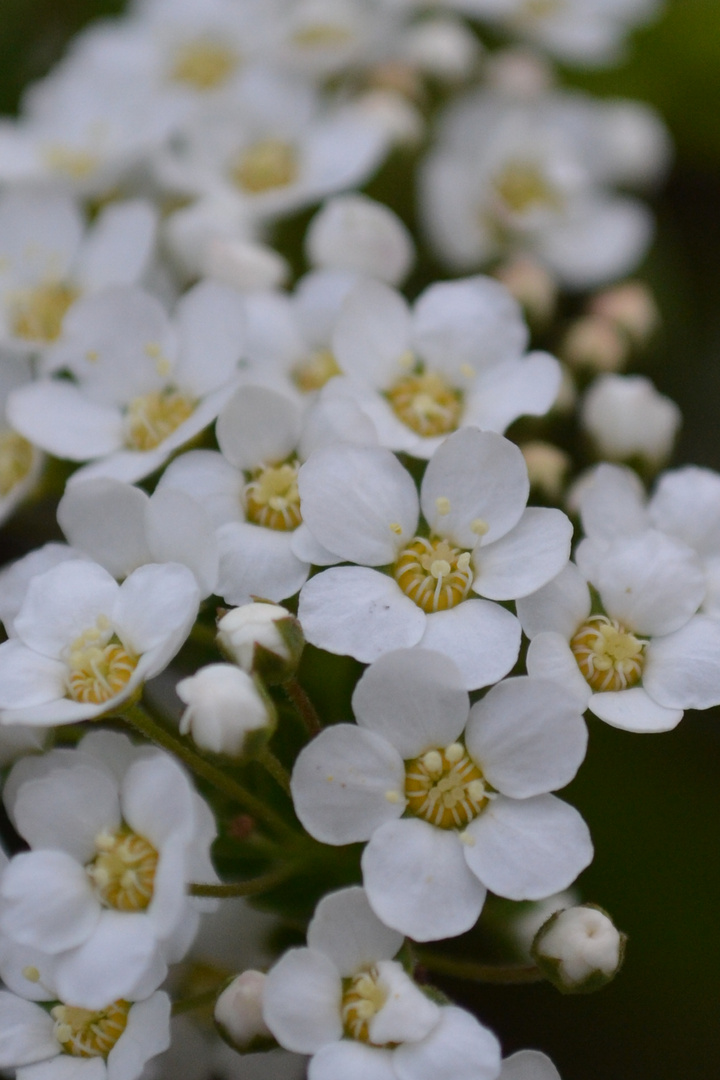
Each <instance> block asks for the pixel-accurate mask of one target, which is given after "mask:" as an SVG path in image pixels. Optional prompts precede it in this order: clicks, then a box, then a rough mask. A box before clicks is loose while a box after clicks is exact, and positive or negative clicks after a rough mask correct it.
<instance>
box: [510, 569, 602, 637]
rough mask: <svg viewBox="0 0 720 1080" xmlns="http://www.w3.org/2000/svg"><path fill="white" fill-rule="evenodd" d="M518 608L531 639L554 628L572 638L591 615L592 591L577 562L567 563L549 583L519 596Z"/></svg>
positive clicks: (520, 618)
mask: <svg viewBox="0 0 720 1080" xmlns="http://www.w3.org/2000/svg"><path fill="white" fill-rule="evenodd" d="M516 607H517V613H518V619H519V620H520V622H521V623H522V628H523V630H524V631H525V633H526V634H527V636H528V637H529V638H534V637H535V635H536V634H540V633H542V632H543V631H545V630H552V631H554V632H555V633H558V634H562V636H563V637H565V638H567V640H568V641H569V640H570V638H571V637H572V636H573V634H574V633H575V631H576V630H577V628H578V627H579V626H581V625H582V623H583V622H584V621H585V619H586V618H587V617H588V615H589V614H590V607H591V605H590V590H589V589H588V585H587V581H586V580H585V578H584V576H583V575H582V574H581V573H580V571H579V570H578V568H577V566H576V565H575V563H568V564H567V566H564V567H563V569H562V570H561V571H560V573H559V574H558V575H557V577H554V578H553V579H552V581H549V582H548V583H547V585H543V587H542V588H541V589H538V590H537V592H534V593H531V594H530V595H529V596H523V597H520V598H519V599H518V602H517V605H516Z"/></svg>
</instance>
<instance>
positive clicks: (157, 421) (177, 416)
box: [125, 389, 195, 450]
mask: <svg viewBox="0 0 720 1080" xmlns="http://www.w3.org/2000/svg"><path fill="white" fill-rule="evenodd" d="M194 410H195V404H194V402H192V401H191V400H190V398H188V397H186V396H185V395H184V394H181V393H179V391H177V390H169V389H167V390H152V391H151V392H150V393H149V394H143V395H142V396H141V397H136V398H133V400H132V401H131V402H130V404H129V405H128V406H127V409H126V412H125V445H126V446H127V448H128V449H129V450H154V449H155V447H156V446H159V445H160V443H161V442H163V441H164V440H165V439H167V437H168V435H172V433H173V431H175V430H176V429H177V428H179V427H180V425H181V424H183V423H184V422H185V421H186V420H187V419H188V418H189V417H190V416H192V414H193V412H194Z"/></svg>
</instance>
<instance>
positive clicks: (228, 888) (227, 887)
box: [188, 864, 295, 900]
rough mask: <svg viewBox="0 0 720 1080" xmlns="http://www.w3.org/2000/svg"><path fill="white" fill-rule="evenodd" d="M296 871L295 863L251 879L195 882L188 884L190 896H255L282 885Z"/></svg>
mask: <svg viewBox="0 0 720 1080" xmlns="http://www.w3.org/2000/svg"><path fill="white" fill-rule="evenodd" d="M294 872H295V865H294V864H288V865H286V866H281V867H280V868H279V869H278V870H271V871H270V872H269V873H267V874H263V875H262V876H261V877H256V878H250V880H249V881H229V882H223V883H222V884H220V885H214V884H213V885H203V884H202V883H199V882H194V883H193V884H191V885H188V893H189V894H190V896H214V897H216V898H217V899H218V900H229V899H231V898H232V897H234V896H255V895H256V894H257V893H261V892H267V891H268V890H269V889H273V888H274V887H275V886H276V885H280V884H281V882H283V881H285V880H286V879H287V878H289V877H290V876H291V875H292V874H293V873H294Z"/></svg>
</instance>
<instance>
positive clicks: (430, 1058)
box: [393, 1005, 500, 1080]
mask: <svg viewBox="0 0 720 1080" xmlns="http://www.w3.org/2000/svg"><path fill="white" fill-rule="evenodd" d="M440 1013H441V1015H440V1022H439V1024H438V1025H437V1027H436V1028H435V1029H434V1030H433V1031H431V1032H430V1034H429V1035H428V1036H427V1038H425V1039H423V1040H422V1042H418V1043H403V1044H402V1045H401V1046H399V1047H398V1048H397V1050H396V1051H395V1055H394V1059H393V1064H394V1066H395V1072H396V1073H397V1077H398V1080H495V1078H496V1077H497V1075H498V1069H499V1068H500V1044H499V1043H498V1041H497V1039H496V1038H495V1036H494V1035H493V1033H492V1032H491V1031H489V1030H488V1028H486V1027H483V1025H482V1024H481V1023H480V1022H479V1021H478V1020H476V1019H475V1017H474V1016H473V1015H472V1014H471V1013H469V1012H467V1011H466V1010H465V1009H459V1008H456V1007H455V1006H454V1005H446V1006H444V1007H443V1008H442V1009H441V1010H440Z"/></svg>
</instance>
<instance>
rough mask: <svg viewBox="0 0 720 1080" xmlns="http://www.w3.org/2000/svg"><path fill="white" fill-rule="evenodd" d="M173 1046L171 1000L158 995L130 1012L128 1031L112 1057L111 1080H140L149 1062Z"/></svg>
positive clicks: (134, 1006) (115, 1046)
mask: <svg viewBox="0 0 720 1080" xmlns="http://www.w3.org/2000/svg"><path fill="white" fill-rule="evenodd" d="M169 1046H170V998H169V997H168V996H167V994H164V993H163V992H162V991H157V992H156V993H154V994H152V995H151V996H150V997H149V998H147V999H146V1000H145V1001H138V1002H136V1003H135V1004H134V1005H133V1006H132V1008H131V1009H130V1012H129V1013H128V1020H127V1027H126V1028H125V1031H124V1033H123V1035H122V1036H121V1037H120V1038H119V1039H118V1041H117V1042H116V1043H115V1045H114V1046H113V1048H112V1050H111V1051H110V1053H109V1054H108V1058H107V1075H108V1080H131V1078H132V1077H139V1076H140V1074H141V1073H142V1071H143V1069H144V1067H145V1064H146V1062H148V1061H150V1059H151V1058H154V1057H155V1056H156V1055H157V1054H162V1052H163V1050H167V1048H168V1047H169Z"/></svg>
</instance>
